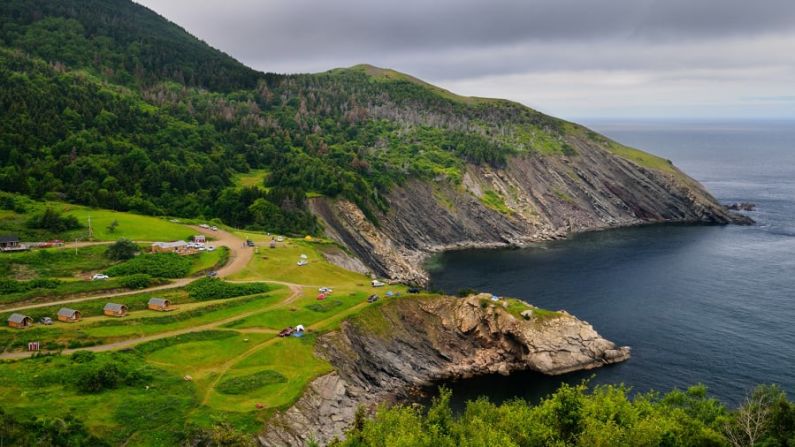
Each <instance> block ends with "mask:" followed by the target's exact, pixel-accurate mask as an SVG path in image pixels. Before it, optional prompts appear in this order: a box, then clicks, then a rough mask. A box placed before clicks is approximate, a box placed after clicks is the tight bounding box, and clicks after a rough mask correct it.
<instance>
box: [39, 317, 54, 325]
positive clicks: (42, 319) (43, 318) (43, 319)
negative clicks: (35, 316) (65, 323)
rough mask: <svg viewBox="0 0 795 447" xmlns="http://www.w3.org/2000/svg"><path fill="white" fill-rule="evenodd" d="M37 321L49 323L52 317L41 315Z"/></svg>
mask: <svg viewBox="0 0 795 447" xmlns="http://www.w3.org/2000/svg"><path fill="white" fill-rule="evenodd" d="M39 322H41V324H46V325H51V324H52V318H50V317H41V319H40V320H39Z"/></svg>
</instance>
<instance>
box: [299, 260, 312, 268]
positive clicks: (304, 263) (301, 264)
mask: <svg viewBox="0 0 795 447" xmlns="http://www.w3.org/2000/svg"><path fill="white" fill-rule="evenodd" d="M296 264H297V265H298V266H299V267H303V266H305V265H307V264H309V263H308V262H306V259H301V260H300V261H298V262H296Z"/></svg>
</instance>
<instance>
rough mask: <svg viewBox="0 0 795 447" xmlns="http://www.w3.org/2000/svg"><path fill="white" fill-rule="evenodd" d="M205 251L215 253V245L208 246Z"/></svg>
mask: <svg viewBox="0 0 795 447" xmlns="http://www.w3.org/2000/svg"><path fill="white" fill-rule="evenodd" d="M207 251H215V245H208V246H207Z"/></svg>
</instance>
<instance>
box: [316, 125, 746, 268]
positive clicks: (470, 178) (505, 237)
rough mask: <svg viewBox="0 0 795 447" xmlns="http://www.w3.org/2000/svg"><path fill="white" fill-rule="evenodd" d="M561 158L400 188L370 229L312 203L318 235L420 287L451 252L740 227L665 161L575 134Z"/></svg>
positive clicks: (533, 159)
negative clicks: (631, 232)
mask: <svg viewBox="0 0 795 447" xmlns="http://www.w3.org/2000/svg"><path fill="white" fill-rule="evenodd" d="M574 129H575V130H574V131H570V132H567V133H566V134H565V135H564V136H563V137H562V138H564V140H565V143H566V144H568V146H569V147H570V148H571V149H572V151H571V153H570V154H569V155H560V154H555V155H544V154H540V153H528V154H521V155H516V156H513V157H512V158H510V159H509V161H508V162H507V163H506V165H505V166H504V167H501V168H495V167H491V166H488V165H474V164H468V165H467V166H466V171H465V173H464V175H463V180H462V181H461V183H460V184H453V183H450V182H446V181H422V180H417V179H414V180H408V181H406V182H404V183H403V184H401V185H400V186H397V187H395V188H393V189H392V190H391V191H390V193H389V195H388V200H387V201H388V203H389V209H388V211H386V212H384V213H382V214H380V215H378V216H377V222H378V224H377V226H376V225H375V224H373V223H372V222H371V221H370V220H368V219H367V218H366V217H365V215H364V214H363V213H362V211H361V210H360V209H359V208H358V207H357V206H356V205H354V204H353V203H351V202H348V201H345V200H332V199H325V198H320V199H316V200H314V201H313V202H312V203H311V209H312V211H313V212H314V213H315V215H316V216H318V217H319V218H320V220H321V221H322V222H323V224H324V227H325V231H326V234H328V235H329V236H330V237H331V238H332V239H335V240H336V241H337V242H339V243H341V244H343V245H345V246H347V247H349V248H350V250H351V251H352V252H354V253H355V254H356V255H357V256H358V257H360V258H361V259H362V260H363V261H364V262H365V263H366V264H367V265H368V266H369V267H370V268H371V269H372V270H373V272H374V273H376V274H378V275H382V276H384V277H388V278H392V279H396V280H402V281H408V282H415V283H420V284H423V283H425V282H427V279H428V276H427V273H426V272H425V271H424V270H423V268H422V260H423V259H424V258H425V257H426V256H427V255H428V254H430V253H433V252H437V251H442V250H447V249H456V248H468V247H499V246H522V245H525V244H528V243H531V242H537V241H543V240H548V239H555V238H562V237H565V236H567V235H569V234H571V233H576V232H583V231H591V230H601V229H607V228H615V227H622V226H632V225H642V224H649V223H659V222H677V223H710V224H726V223H747V222H748V220H747V219H746V218H744V217H742V216H739V215H736V214H732V213H730V212H729V211H727V210H726V209H725V207H723V206H721V205H720V204H719V203H717V201H716V200H715V199H714V198H713V197H712V196H711V195H710V194H709V193H708V192H707V191H706V190H704V188H703V187H702V186H701V185H700V184H699V183H698V182H696V181H695V180H693V179H691V178H690V177H688V176H687V175H685V174H684V173H682V172H681V171H680V170H678V169H677V168H676V167H674V166H673V165H672V164H671V163H670V162H668V161H667V160H663V159H660V158H658V157H654V156H652V155H650V154H646V153H644V152H641V151H637V150H634V149H631V148H627V147H624V146H621V145H619V144H617V143H615V142H612V141H609V140H607V139H606V138H604V137H601V136H599V135H597V134H594V133H592V132H590V131H587V130H585V129H584V128H579V127H575V128H574Z"/></svg>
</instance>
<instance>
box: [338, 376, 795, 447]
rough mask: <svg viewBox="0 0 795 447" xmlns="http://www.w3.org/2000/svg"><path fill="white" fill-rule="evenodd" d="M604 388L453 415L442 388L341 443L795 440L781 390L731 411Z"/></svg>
mask: <svg viewBox="0 0 795 447" xmlns="http://www.w3.org/2000/svg"><path fill="white" fill-rule="evenodd" d="M629 394H630V393H629V389H627V388H625V387H622V386H616V385H606V386H599V387H596V388H595V389H593V390H589V389H588V387H587V386H586V385H585V384H580V385H578V386H569V385H563V386H562V387H561V388H560V389H559V390H558V391H557V392H555V393H554V394H552V395H550V396H548V397H547V398H545V399H544V400H543V401H541V402H540V403H538V404H536V405H533V404H530V403H528V402H526V401H523V400H514V401H509V402H507V403H503V404H500V405H495V404H493V403H491V402H489V401H488V400H486V399H485V398H483V399H479V400H475V401H470V402H468V403H467V405H466V408H465V409H463V410H462V411H461V412H460V414H457V413H454V412H453V410H452V408H451V405H450V399H451V395H450V393H449V391H445V390H442V392H441V393H440V396H439V397H438V398H437V399H436V400H435V401H434V403H433V405H432V406H431V407H430V408H428V409H427V410H426V409H422V408H419V407H410V406H395V407H391V408H387V407H384V408H382V409H381V410H379V411H378V412H377V414H376V417H375V418H374V419H367V418H365V417H364V414H363V413H362V414H360V415H359V417H357V422H356V424H355V425H354V427H353V429H351V431H349V432H348V434H347V439H346V440H345V441H342V442H337V443H335V444H332V445H334V446H336V447H397V446H412V447H421V446H428V447H446V446H449V447H457V446H471V447H475V446H478V447H480V446H483V447H486V446H502V447H535V446H537V447H545V446H557V447H565V446H582V447H612V446H665V447H674V446H677V447H679V446H681V447H685V446H687V447H707V446H710V447H711V446H714V447H724V446H725V447H751V446H759V447H763V446H764V447H787V446H793V445H795V405H794V404H793V403H792V402H790V401H788V400H787V397H786V395H785V394H784V392H783V391H782V390H781V389H779V388H776V387H771V386H761V387H758V388H757V389H755V390H754V391H753V392H752V393H751V394H750V395H749V396H748V399H747V400H746V402H745V403H744V404H743V405H742V406H741V407H740V408H739V409H738V410H736V411H729V410H727V409H726V407H725V406H724V405H723V404H721V403H720V402H719V401H717V400H715V399H712V398H710V397H709V396H708V394H707V391H706V388H705V387H703V386H694V387H691V388H690V389H688V390H686V391H680V390H675V391H672V392H670V393H668V394H665V395H660V394H658V393H647V394H640V395H636V396H634V397H632V398H630V396H629Z"/></svg>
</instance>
